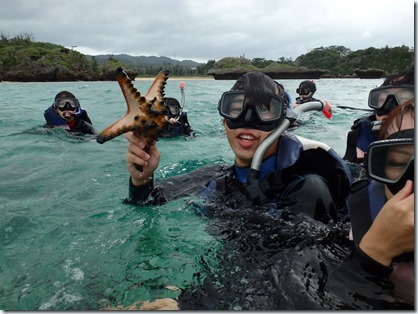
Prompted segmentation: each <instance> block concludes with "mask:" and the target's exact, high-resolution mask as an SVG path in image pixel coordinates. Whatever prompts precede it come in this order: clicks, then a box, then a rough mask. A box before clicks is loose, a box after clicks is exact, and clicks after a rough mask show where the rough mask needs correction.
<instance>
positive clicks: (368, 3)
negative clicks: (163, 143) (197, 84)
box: [0, 0, 415, 62]
mask: <svg viewBox="0 0 418 314" xmlns="http://www.w3.org/2000/svg"><path fill="white" fill-rule="evenodd" d="M0 3H1V7H0V33H2V34H3V35H6V36H8V37H14V36H15V35H21V34H25V33H26V34H31V35H32V36H33V38H34V40H35V41H42V42H51V43H55V44H59V45H63V46H65V47H69V48H70V47H71V46H77V47H76V48H74V49H76V50H78V51H80V52H82V53H84V54H91V55H98V54H108V53H110V54H120V53H126V54H130V55H133V56H141V55H144V56H151V55H155V56H167V57H170V58H174V59H177V60H184V59H191V60H194V61H198V62H207V61H208V60H213V59H214V60H219V59H221V58H223V57H239V56H245V57H246V58H248V59H253V58H265V59H271V60H278V59H279V58H280V57H285V58H292V59H293V60H294V59H296V57H298V56H300V55H302V54H305V53H307V52H309V50H311V49H313V48H318V47H321V46H323V47H328V46H332V45H337V46H345V47H346V48H349V49H351V50H353V51H355V50H358V49H365V48H369V47H375V48H382V47H385V46H386V45H388V46H389V47H396V46H401V45H406V46H409V47H413V46H414V11H415V2H414V1H413V0H389V1H388V0H350V1H347V0H318V1H313V0H112V1H108V0H71V1H65V2H63V1H57V0H37V1H28V0H13V1H8V0H0Z"/></svg>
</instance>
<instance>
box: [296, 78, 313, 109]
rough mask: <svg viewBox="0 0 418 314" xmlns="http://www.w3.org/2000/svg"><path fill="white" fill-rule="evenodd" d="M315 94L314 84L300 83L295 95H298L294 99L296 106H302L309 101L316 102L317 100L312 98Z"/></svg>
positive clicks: (306, 81) (311, 82)
mask: <svg viewBox="0 0 418 314" xmlns="http://www.w3.org/2000/svg"><path fill="white" fill-rule="evenodd" d="M315 92H316V84H315V82H314V81H313V80H312V81H310V80H305V81H302V82H301V83H300V84H299V87H298V88H297V89H296V93H297V94H298V95H299V96H298V97H296V105H300V104H304V103H305V102H309V101H317V99H315V98H313V95H314V94H315Z"/></svg>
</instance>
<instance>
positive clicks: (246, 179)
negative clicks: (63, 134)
mask: <svg viewBox="0 0 418 314" xmlns="http://www.w3.org/2000/svg"><path fill="white" fill-rule="evenodd" d="M284 97H285V96H284V90H283V89H282V88H280V86H279V85H277V84H276V82H275V81H273V80H272V79H271V78H270V77H268V76H267V75H265V74H263V73H259V72H250V73H247V74H245V75H243V76H242V77H241V78H239V79H238V80H237V81H236V83H235V84H234V86H233V87H232V89H231V90H230V91H227V92H225V93H223V94H222V96H221V99H220V100H219V103H218V111H219V114H220V115H221V116H222V117H223V126H224V128H225V133H226V136H227V139H228V142H229V144H230V146H231V148H232V150H233V152H234V154H235V160H234V164H233V165H232V166H230V167H226V166H219V165H208V166H205V167H201V168H199V169H196V170H195V171H192V172H189V173H186V174H183V175H180V176H175V177H172V178H168V179H166V180H164V181H163V182H159V184H158V185H156V186H154V171H155V170H156V168H157V167H158V164H159V160H160V152H159V150H158V149H157V146H156V143H154V145H151V147H150V148H149V150H148V152H147V151H145V150H144V148H145V147H146V144H145V142H144V140H143V139H141V138H139V137H137V136H135V135H134V134H133V133H132V132H128V133H126V135H125V137H126V138H127V139H128V141H129V145H128V152H127V155H126V162H127V169H128V171H129V173H130V174H131V176H130V180H129V200H130V201H132V202H137V203H139V204H149V203H151V204H161V203H163V202H166V201H168V200H171V199H174V198H178V197H182V196H186V195H189V194H191V193H196V194H198V195H200V196H202V197H205V198H207V199H210V198H212V199H213V200H214V202H215V203H218V204H219V203H226V204H228V206H233V207H234V206H235V207H238V208H239V207H241V206H245V205H244V204H265V203H269V202H270V203H274V202H276V201H277V200H278V199H280V198H284V197H286V198H287V199H288V200H292V201H293V202H292V206H291V208H292V210H294V211H298V212H302V213H305V214H307V215H309V216H310V217H314V218H315V219H318V220H320V221H324V222H327V223H328V222H332V221H337V220H339V219H341V218H342V217H343V216H344V208H345V199H346V196H347V193H348V188H349V186H350V184H351V174H350V171H349V169H348V167H347V165H346V164H345V163H344V162H343V161H342V159H341V158H340V157H339V156H338V154H337V153H336V152H335V151H334V150H333V149H331V148H330V147H328V146H327V145H325V144H324V143H321V142H317V141H312V140H308V139H305V138H302V137H299V136H296V135H293V134H289V133H285V134H281V135H280V136H279V137H278V138H277V139H276V140H274V141H273V142H272V144H271V145H270V146H269V147H268V148H267V149H266V151H265V153H264V156H263V158H262V162H261V165H260V171H259V176H258V178H257V180H252V179H251V170H252V169H251V168H250V166H251V163H252V160H253V157H254V155H255V153H256V150H257V148H258V147H259V146H260V144H261V143H263V141H264V140H266V138H268V137H269V136H270V135H271V134H272V133H273V131H275V130H276V129H277V128H278V127H279V125H281V122H282V121H283V119H285V116H286V110H287V104H286V103H287V102H286V101H285V99H284ZM324 165H326V167H324ZM138 166H140V167H138ZM179 184H181V185H182V186H188V188H187V189H186V192H184V191H180V190H184V189H178V186H179ZM231 197H234V198H237V199H240V201H239V202H231V201H230V200H231ZM241 201H242V202H241ZM231 204H232V205H231ZM277 210H278V211H280V208H278V209H277Z"/></svg>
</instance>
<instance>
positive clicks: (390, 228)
mask: <svg viewBox="0 0 418 314" xmlns="http://www.w3.org/2000/svg"><path fill="white" fill-rule="evenodd" d="M414 160H415V106H414V99H411V100H409V101H407V102H405V103H403V104H401V105H399V106H397V107H396V108H395V109H393V110H392V111H391V113H390V114H389V115H388V116H387V118H386V119H385V122H384V123H383V124H382V126H381V128H380V132H379V140H378V141H375V142H373V143H372V144H370V146H369V148H368V150H367V154H366V169H367V173H368V175H369V179H366V180H362V181H359V182H356V183H355V185H354V186H353V188H352V193H351V194H350V197H349V210H350V218H351V226H352V239H353V241H354V245H353V251H352V254H351V256H350V258H349V260H350V259H354V260H355V261H356V262H357V263H359V264H360V265H361V268H363V269H365V270H367V271H368V273H369V274H370V275H372V276H373V278H375V280H374V281H375V282H376V283H379V282H386V281H387V280H389V282H390V283H391V285H390V286H389V287H388V291H389V292H391V295H392V297H393V298H394V302H401V303H406V304H409V305H412V306H414V304H415V300H414V299H415V294H414V288H415V280H414V278H415V267H414V248H415V244H414V242H415V241H414V240H415V237H414V235H415V232H414V200H415V198H414V177H415V175H414ZM347 263H348V261H347ZM351 263H352V262H351ZM370 287H372V283H370Z"/></svg>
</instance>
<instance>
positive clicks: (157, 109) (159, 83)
mask: <svg viewBox="0 0 418 314" xmlns="http://www.w3.org/2000/svg"><path fill="white" fill-rule="evenodd" d="M168 74H169V71H168V70H163V71H161V72H160V73H158V75H157V76H156V78H155V80H154V82H153V83H152V85H151V87H150V88H149V90H148V92H147V94H146V95H145V97H144V96H141V93H140V92H139V91H138V90H137V89H136V88H135V87H134V85H133V83H132V80H131V79H130V78H129V77H128V75H127V74H126V72H125V71H124V70H123V69H122V68H121V67H119V68H117V69H116V79H117V81H118V83H119V86H120V88H121V90H122V93H123V96H124V97H125V101H126V105H127V106H128V110H127V112H126V115H125V116H124V117H123V118H121V119H119V120H117V121H116V122H115V123H113V124H111V125H109V126H108V127H107V128H105V129H104V130H103V131H102V132H100V134H99V135H98V136H97V138H96V141H97V142H98V143H100V144H103V143H105V142H107V141H109V140H111V139H113V138H115V137H117V136H119V135H121V134H123V133H126V132H128V131H133V132H134V133H135V134H136V135H137V136H139V137H142V138H143V139H145V141H146V143H147V147H149V145H151V144H152V143H153V141H154V140H156V139H157V138H158V136H159V135H160V133H161V131H162V129H163V128H164V126H165V124H166V123H167V121H166V119H165V115H166V113H167V110H166V108H165V105H164V86H165V84H166V82H167V79H168ZM146 150H147V148H146Z"/></svg>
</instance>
